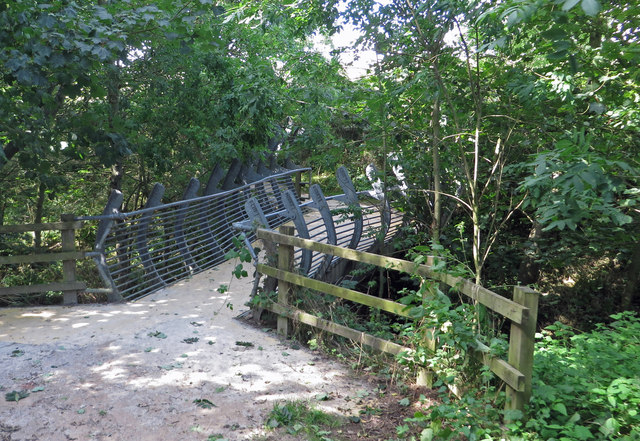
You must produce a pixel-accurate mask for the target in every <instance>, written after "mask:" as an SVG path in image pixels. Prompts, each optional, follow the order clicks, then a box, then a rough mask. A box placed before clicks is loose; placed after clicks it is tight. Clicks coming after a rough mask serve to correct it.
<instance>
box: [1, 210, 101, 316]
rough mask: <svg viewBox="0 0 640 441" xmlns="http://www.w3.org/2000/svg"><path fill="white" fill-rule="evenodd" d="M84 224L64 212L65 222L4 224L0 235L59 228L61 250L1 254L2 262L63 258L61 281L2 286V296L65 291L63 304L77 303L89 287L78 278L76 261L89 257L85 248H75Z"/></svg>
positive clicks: (57, 260)
mask: <svg viewBox="0 0 640 441" xmlns="http://www.w3.org/2000/svg"><path fill="white" fill-rule="evenodd" d="M83 225H84V222H82V221H77V220H74V216H73V215H70V214H64V215H62V222H51V223H43V224H28V225H2V226H0V234H19V233H32V232H34V233H35V232H42V231H60V234H61V238H62V251H60V252H50V253H37V254H26V255H15V256H0V265H19V264H35V263H52V262H59V261H62V273H63V281H62V282H52V283H41V284H32V285H21V286H9V287H0V299H7V298H9V297H13V296H18V295H23V294H33V293H39V292H48V291H62V293H63V303H64V304H73V303H77V302H78V293H80V292H82V291H84V290H86V288H87V285H86V283H85V282H82V281H78V280H76V278H77V275H76V261H77V260H80V259H85V258H86V257H88V254H91V253H87V252H86V251H76V241H75V232H76V230H79V229H80V228H82V226H83Z"/></svg>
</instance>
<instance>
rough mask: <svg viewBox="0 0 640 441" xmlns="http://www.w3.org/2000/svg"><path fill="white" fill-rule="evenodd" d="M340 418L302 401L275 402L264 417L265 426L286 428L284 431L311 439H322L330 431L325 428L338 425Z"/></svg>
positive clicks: (325, 437) (318, 440) (316, 440)
mask: <svg viewBox="0 0 640 441" xmlns="http://www.w3.org/2000/svg"><path fill="white" fill-rule="evenodd" d="M340 424H341V420H340V418H338V417H336V416H334V415H329V414H327V413H325V412H322V411H321V410H318V409H314V408H312V407H310V405H309V403H306V402H304V401H287V402H285V403H275V404H274V406H273V410H272V411H271V413H269V415H268V416H267V419H266V427H267V428H269V429H276V428H279V427H283V428H286V432H287V433H289V434H291V435H296V436H306V438H305V439H309V440H311V441H324V440H328V439H329V438H328V437H327V435H330V434H331V432H330V431H329V430H327V429H331V428H335V427H338V426H340Z"/></svg>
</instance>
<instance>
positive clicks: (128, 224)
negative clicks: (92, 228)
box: [79, 160, 402, 301]
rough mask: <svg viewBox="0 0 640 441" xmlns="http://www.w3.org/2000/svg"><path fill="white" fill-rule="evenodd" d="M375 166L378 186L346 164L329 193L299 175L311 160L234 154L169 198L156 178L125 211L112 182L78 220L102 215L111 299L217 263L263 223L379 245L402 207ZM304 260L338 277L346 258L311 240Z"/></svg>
mask: <svg viewBox="0 0 640 441" xmlns="http://www.w3.org/2000/svg"><path fill="white" fill-rule="evenodd" d="M368 171H369V172H370V173H368V175H370V176H372V178H373V181H372V189H371V190H367V191H356V189H355V188H354V185H353V182H352V180H351V178H350V176H349V173H348V172H347V170H346V168H344V167H340V168H339V169H338V170H337V173H336V177H337V181H338V184H339V185H340V187H341V189H342V191H343V193H342V194H339V195H332V196H325V195H324V194H323V192H322V190H321V189H320V187H319V186H318V185H317V184H314V185H311V182H310V180H309V182H308V193H307V194H305V195H303V193H302V191H301V188H302V182H301V176H302V175H303V174H304V173H309V172H310V169H309V168H300V167H295V166H293V165H292V164H289V166H288V167H279V166H277V165H275V164H274V161H272V165H271V166H270V167H266V166H264V165H261V164H260V165H258V166H251V165H248V166H247V165H245V164H242V163H241V162H240V161H237V160H236V161H234V162H233V163H232V164H231V166H230V167H229V168H228V169H226V170H225V169H223V168H221V167H219V166H218V167H216V168H215V169H214V170H213V172H212V173H211V176H210V178H209V180H208V182H207V184H206V185H204V186H203V185H201V183H200V182H199V181H198V179H196V178H192V179H191V181H190V182H189V184H188V186H187V188H186V189H185V191H184V193H183V197H182V200H180V201H177V202H172V203H162V198H163V195H164V191H165V187H164V186H163V185H162V184H159V183H157V184H155V185H154V187H153V189H152V190H151V193H150V194H149V196H148V199H147V203H146V206H145V207H144V208H143V209H140V210H136V211H130V212H121V211H120V208H119V207H121V206H122V202H123V194H122V193H121V192H119V191H116V190H114V191H112V193H111V195H110V197H109V200H108V202H107V205H106V207H105V209H104V211H103V213H102V214H101V215H100V216H88V217H83V218H79V220H97V221H99V223H98V230H97V234H96V242H95V246H94V252H93V253H91V254H92V257H93V258H94V260H95V262H96V264H97V266H98V270H99V272H100V276H101V277H102V279H103V281H104V283H105V284H106V286H107V287H108V290H109V291H110V294H109V300H110V301H119V300H129V299H137V298H140V297H144V296H146V295H148V294H151V293H153V292H155V291H157V290H159V289H161V288H164V287H165V286H168V285H171V284H173V283H175V282H178V281H180V280H183V279H185V278H189V277H191V276H193V275H194V274H196V273H199V272H201V271H204V270H206V269H209V268H212V267H214V266H217V265H219V264H220V263H222V262H223V261H225V259H226V258H225V256H226V254H227V253H228V252H229V251H230V250H232V249H234V247H235V245H234V240H233V239H234V237H237V236H238V235H239V234H240V232H243V233H244V235H245V238H246V240H247V241H248V242H251V241H253V240H254V239H255V236H254V234H253V231H254V230H255V227H257V226H266V227H268V228H277V227H278V226H280V225H282V224H285V223H288V222H291V223H293V225H294V226H295V229H296V235H297V236H298V237H301V238H305V239H313V240H317V241H321V242H326V243H328V244H332V245H338V246H343V247H348V248H352V249H357V250H360V251H374V252H375V251H377V250H378V249H379V247H380V246H381V245H382V244H384V243H385V242H388V241H389V240H390V238H391V237H392V236H393V235H394V234H396V232H397V231H398V228H399V226H400V225H401V223H402V216H401V214H400V213H398V212H396V211H394V210H392V209H391V207H390V204H389V201H388V200H387V198H386V196H385V195H386V192H385V191H383V187H382V184H381V182H380V181H379V180H375V178H374V177H373V176H374V175H375V173H371V172H374V170H372V169H371V167H369V170H368ZM199 194H200V195H199ZM296 262H297V267H298V269H299V271H300V272H301V273H302V274H306V275H309V276H310V277H314V278H317V279H321V280H326V281H332V282H334V281H337V280H339V278H340V277H341V276H342V275H343V274H342V273H344V270H345V268H344V266H341V265H340V259H339V258H336V257H331V256H325V255H321V254H319V253H312V252H310V251H306V250H305V251H304V252H302V251H300V250H299V251H298V253H297V255H296Z"/></svg>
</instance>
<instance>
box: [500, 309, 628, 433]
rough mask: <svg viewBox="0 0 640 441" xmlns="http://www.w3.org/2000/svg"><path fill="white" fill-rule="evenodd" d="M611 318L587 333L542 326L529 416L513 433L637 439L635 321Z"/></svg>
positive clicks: (622, 314)
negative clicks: (609, 322) (608, 321)
mask: <svg viewBox="0 0 640 441" xmlns="http://www.w3.org/2000/svg"><path fill="white" fill-rule="evenodd" d="M612 318H613V319H614V321H613V322H612V323H611V324H609V325H598V326H597V327H596V329H595V330H593V331H592V332H589V333H576V332H575V331H573V330H572V329H571V328H569V327H567V326H565V325H562V324H561V323H556V324H555V325H551V326H549V327H547V328H546V330H545V331H544V332H543V335H542V339H541V340H540V341H539V342H538V347H537V351H536V357H535V364H534V367H535V371H534V383H533V388H534V391H535V393H534V395H533V397H532V400H531V403H530V405H529V408H528V414H529V415H531V418H530V419H529V420H528V421H526V422H523V423H518V424H514V425H513V427H512V430H514V431H515V432H516V433H519V432H521V433H523V434H527V433H537V434H539V436H540V437H542V438H544V439H548V438H558V439H560V438H562V437H566V438H568V439H580V440H581V439H620V440H627V439H628V440H631V439H635V438H637V437H638V436H640V415H639V414H638V406H639V405H640V380H639V379H640V367H639V366H638V363H637V360H638V356H640V352H639V348H640V345H639V344H638V343H639V340H638V335H640V334H639V331H640V319H639V318H638V317H637V316H636V315H634V314H631V313H620V314H615V315H613V316H612Z"/></svg>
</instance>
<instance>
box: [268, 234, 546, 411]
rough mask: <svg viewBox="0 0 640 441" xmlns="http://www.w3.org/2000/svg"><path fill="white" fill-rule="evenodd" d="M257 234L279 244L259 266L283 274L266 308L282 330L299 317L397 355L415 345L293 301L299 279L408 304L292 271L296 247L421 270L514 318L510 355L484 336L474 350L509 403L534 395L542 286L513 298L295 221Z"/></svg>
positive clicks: (399, 308) (357, 296)
mask: <svg viewBox="0 0 640 441" xmlns="http://www.w3.org/2000/svg"><path fill="white" fill-rule="evenodd" d="M256 235H257V238H258V239H262V240H263V241H264V242H265V243H273V244H278V251H277V256H278V264H277V267H274V266H270V265H267V264H262V263H260V264H258V266H257V270H258V272H260V273H262V274H265V275H268V276H270V277H273V278H275V279H277V280H278V302H277V303H274V304H272V305H271V306H269V307H268V308H267V309H270V310H272V311H273V312H275V313H276V314H278V315H279V319H278V332H280V333H282V334H285V335H286V334H287V333H288V320H289V319H294V320H298V321H300V322H302V323H305V324H307V325H310V326H314V327H317V328H320V329H323V330H325V331H328V332H332V333H335V334H337V335H341V336H343V337H347V338H350V339H352V340H354V341H358V342H361V343H363V344H367V345H369V346H372V347H374V348H376V349H378V350H381V351H383V352H388V353H391V354H394V355H397V354H399V353H401V352H403V351H411V349H409V348H405V347H402V346H401V345H398V344H396V343H393V342H389V341H386V340H383V339H380V338H378V337H374V336H371V335H368V334H365V333H363V332H360V331H356V330H353V329H350V328H347V327H345V326H342V325H337V324H335V323H332V322H329V321H327V320H324V319H321V318H319V317H316V316H313V315H311V314H309V313H307V312H304V311H301V310H298V309H295V308H294V307H292V306H291V305H292V304H293V303H294V302H293V299H291V298H290V297H291V296H292V290H291V286H292V285H295V286H300V287H305V288H308V289H312V290H315V291H319V292H322V293H325V294H329V295H332V296H335V297H339V298H343V299H346V300H350V301H352V302H356V303H359V304H362V305H366V306H370V307H375V308H377V309H380V310H382V311H386V312H389V313H392V314H395V315H398V316H401V317H407V316H408V314H407V306H406V305H403V304H400V303H397V302H393V301H390V300H385V299H381V298H379V297H376V296H371V295H368V294H364V293H360V292H357V291H354V290H350V289H346V288H343V287H339V286H335V285H333V284H329V283H325V282H322V281H319V280H313V279H311V278H308V277H305V276H304V275H300V274H297V273H296V272H294V271H293V256H294V247H297V248H300V249H306V250H313V251H314V252H318V253H326V254H330V255H333V256H338V257H341V258H344V259H349V260H352V261H357V262H361V263H367V264H371V265H375V266H378V267H381V268H386V269H393V270H398V271H401V272H406V273H415V274H419V275H421V276H423V277H427V278H431V279H435V280H438V281H441V282H443V283H445V284H447V285H449V286H450V287H452V288H454V289H456V290H458V291H459V292H461V293H463V294H465V295H466V296H468V297H469V298H472V299H474V300H476V301H478V302H479V303H481V304H483V305H485V306H486V307H487V308H490V309H492V310H494V311H495V312H497V313H499V314H501V315H503V316H505V317H507V318H509V319H510V320H511V333H510V338H509V355H508V361H506V360H503V359H501V358H498V357H495V356H493V355H492V354H491V353H490V351H489V348H488V347H486V346H485V345H483V344H482V343H480V342H477V343H478V348H479V349H478V350H476V351H475V353H474V354H473V355H474V356H475V357H476V358H478V359H479V360H480V361H481V362H482V363H483V364H484V365H486V366H488V367H489V368H490V369H491V371H492V372H494V373H495V374H496V375H497V376H498V378H500V379H501V380H502V381H504V382H505V384H506V385H507V408H508V409H519V410H522V409H523V408H524V405H525V404H526V403H527V402H528V400H529V398H530V396H531V376H532V373H533V348H534V336H535V326H536V320H537V308H538V293H537V292H535V291H533V290H531V289H529V288H525V287H516V288H515V289H514V300H509V299H507V298H504V297H502V296H500V295H498V294H496V293H493V292H492V291H490V290H487V289H485V288H483V287H481V286H479V285H476V284H474V283H472V282H470V281H468V280H465V279H462V278H459V277H453V276H449V275H446V274H442V273H440V272H436V271H434V270H433V269H432V267H431V266H429V265H419V264H416V263H414V262H409V261H404V260H401V259H395V258H389V257H385V256H380V255H377V254H372V253H367V252H362V251H358V250H352V249H345V248H341V247H338V246H333V245H328V244H325V243H319V242H315V241H312V240H307V239H301V238H298V237H294V236H293V228H292V227H290V226H282V227H281V228H280V233H277V232H274V231H269V230H266V229H258V230H257V233H256ZM270 249H272V250H273V249H274V248H273V247H271V248H270ZM425 340H426V343H425V344H426V345H427V347H429V348H430V349H431V350H433V349H435V345H436V344H437V342H435V341H428V340H427V339H425Z"/></svg>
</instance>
